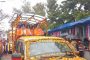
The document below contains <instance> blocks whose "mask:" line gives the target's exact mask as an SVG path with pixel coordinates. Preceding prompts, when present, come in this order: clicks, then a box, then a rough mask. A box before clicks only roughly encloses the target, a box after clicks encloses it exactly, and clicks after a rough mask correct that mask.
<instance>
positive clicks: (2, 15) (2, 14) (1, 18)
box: [0, 10, 9, 21]
mask: <svg viewBox="0 0 90 60" xmlns="http://www.w3.org/2000/svg"><path fill="white" fill-rule="evenodd" d="M7 17H9V15H7V14H5V13H4V12H3V10H0V21H1V20H3V19H5V18H7Z"/></svg>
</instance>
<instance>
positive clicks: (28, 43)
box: [16, 36, 86, 60]
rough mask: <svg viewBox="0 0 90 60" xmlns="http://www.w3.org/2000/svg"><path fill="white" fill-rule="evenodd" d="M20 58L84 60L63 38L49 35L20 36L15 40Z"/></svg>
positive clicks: (24, 59) (26, 59) (28, 59)
mask: <svg viewBox="0 0 90 60" xmlns="http://www.w3.org/2000/svg"><path fill="white" fill-rule="evenodd" d="M16 51H17V52H18V53H20V54H21V58H22V60H86V59H84V58H81V57H79V56H78V55H77V54H76V53H75V51H76V50H75V48H74V47H73V46H72V45H71V44H70V43H69V42H68V41H66V40H65V39H63V38H59V37H50V36H22V37H20V38H19V39H17V41H16Z"/></svg>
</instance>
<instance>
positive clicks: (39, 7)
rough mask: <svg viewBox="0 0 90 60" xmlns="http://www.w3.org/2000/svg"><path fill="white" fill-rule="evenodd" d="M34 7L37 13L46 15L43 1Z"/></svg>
mask: <svg viewBox="0 0 90 60" xmlns="http://www.w3.org/2000/svg"><path fill="white" fill-rule="evenodd" d="M33 9H34V11H35V13H36V14H38V15H42V16H45V7H44V4H42V3H37V4H36V5H35V6H34V7H33Z"/></svg>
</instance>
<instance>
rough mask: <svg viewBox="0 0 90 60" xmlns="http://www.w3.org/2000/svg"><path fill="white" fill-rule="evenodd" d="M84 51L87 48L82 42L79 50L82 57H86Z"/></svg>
mask: <svg viewBox="0 0 90 60" xmlns="http://www.w3.org/2000/svg"><path fill="white" fill-rule="evenodd" d="M84 49H85V46H84V45H83V44H82V42H79V45H78V50H79V56H80V57H84Z"/></svg>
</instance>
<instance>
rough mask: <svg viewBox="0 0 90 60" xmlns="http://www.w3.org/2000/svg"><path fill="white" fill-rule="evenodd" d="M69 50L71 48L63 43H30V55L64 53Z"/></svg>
mask: <svg viewBox="0 0 90 60" xmlns="http://www.w3.org/2000/svg"><path fill="white" fill-rule="evenodd" d="M66 51H68V52H70V51H71V49H70V48H69V46H68V45H67V44H65V43H56V42H34V43H31V44H30V56H37V55H44V54H51V53H65V52H66Z"/></svg>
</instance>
